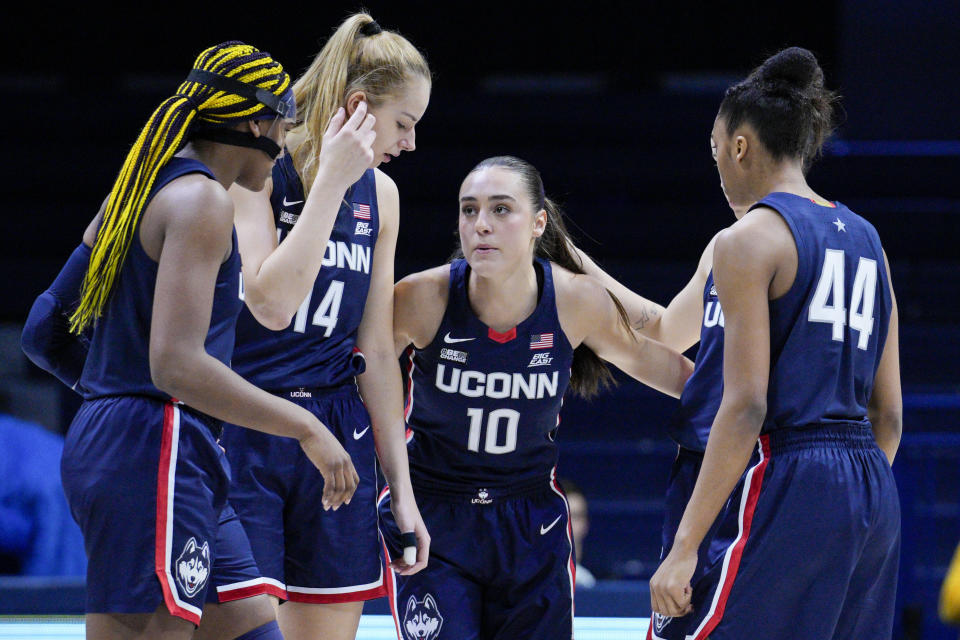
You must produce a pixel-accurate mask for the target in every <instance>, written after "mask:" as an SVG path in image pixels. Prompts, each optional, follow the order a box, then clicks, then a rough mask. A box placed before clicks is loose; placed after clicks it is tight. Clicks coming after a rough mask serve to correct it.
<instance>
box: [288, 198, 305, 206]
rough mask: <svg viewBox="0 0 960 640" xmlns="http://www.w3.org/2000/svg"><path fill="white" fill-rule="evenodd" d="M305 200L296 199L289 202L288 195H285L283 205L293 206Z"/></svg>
mask: <svg viewBox="0 0 960 640" xmlns="http://www.w3.org/2000/svg"><path fill="white" fill-rule="evenodd" d="M301 202H303V200H294V201H293V202H287V196H283V206H285V207H292V206H293V205H295V204H300V203H301Z"/></svg>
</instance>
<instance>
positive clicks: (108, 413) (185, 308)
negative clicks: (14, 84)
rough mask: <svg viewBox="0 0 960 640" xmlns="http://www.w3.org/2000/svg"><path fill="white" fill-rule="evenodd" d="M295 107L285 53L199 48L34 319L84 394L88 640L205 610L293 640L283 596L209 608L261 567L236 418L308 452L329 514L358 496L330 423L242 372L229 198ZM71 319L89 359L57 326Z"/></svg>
mask: <svg viewBox="0 0 960 640" xmlns="http://www.w3.org/2000/svg"><path fill="white" fill-rule="evenodd" d="M295 112H296V107H295V102H294V97H293V92H292V90H291V89H290V78H289V76H288V75H287V74H286V73H285V72H284V71H283V68H282V67H281V66H280V65H279V64H278V63H277V62H275V61H274V60H272V59H271V58H270V56H269V55H268V54H265V53H261V52H260V51H258V50H256V49H255V48H253V47H250V46H248V45H245V44H243V43H239V42H228V43H224V44H222V45H218V46H215V47H211V48H210V49H207V50H206V51H204V52H203V53H202V54H200V56H199V57H198V58H197V60H196V62H195V63H194V68H193V70H192V71H191V73H190V75H189V76H188V77H187V80H186V81H185V82H184V83H183V84H181V85H180V87H179V89H178V90H177V93H176V95H174V96H172V97H171V98H169V99H167V100H166V101H164V102H163V103H162V104H161V105H160V107H158V108H157V110H156V111H155V112H154V114H153V115H152V116H151V118H150V120H149V122H148V123H147V125H146V126H145V127H144V129H143V131H142V132H141V134H140V137H139V139H138V140H137V142H136V144H135V145H134V147H133V149H132V150H131V151H130V153H129V154H128V156H127V159H126V161H125V163H124V167H123V169H122V170H121V172H120V175H119V177H118V178H117V181H116V182H115V184H114V187H113V190H112V191H111V193H110V195H109V197H108V198H107V200H106V201H105V203H104V205H103V207H102V209H101V211H100V213H98V215H97V216H96V218H95V219H94V221H93V222H92V223H91V224H90V226H89V227H88V228H87V231H86V233H85V234H84V244H83V245H81V247H80V248H79V249H78V250H77V251H75V253H74V255H73V256H72V257H71V259H70V261H69V262H68V265H67V267H66V268H65V269H64V271H63V272H62V273H61V275H60V276H59V277H58V282H57V283H55V286H54V287H52V288H51V290H50V291H48V292H46V293H45V294H44V295H43V296H41V299H40V300H38V302H37V303H36V304H35V305H34V308H33V310H32V311H31V319H30V321H29V322H28V327H27V329H26V330H25V333H24V347H25V350H26V351H27V352H28V354H31V355H34V356H39V357H35V360H39V363H40V364H41V365H43V364H50V365H51V368H52V369H54V370H55V371H56V372H57V374H58V377H60V378H61V379H63V380H64V381H66V382H67V383H68V384H71V386H74V387H75V388H79V389H81V390H82V391H83V394H84V398H85V401H84V403H83V404H82V405H81V407H80V409H79V411H78V412H77V415H76V417H75V418H74V420H73V423H72V424H71V426H70V428H69V431H68V434H67V439H66V443H65V446H64V453H63V462H62V475H63V482H64V489H65V491H66V494H67V498H68V500H69V502H70V505H71V510H72V512H73V515H74V517H75V518H76V520H77V521H78V523H79V524H80V527H81V530H82V531H83V534H84V539H85V544H86V550H87V554H88V558H89V565H88V574H87V611H88V615H87V626H86V629H87V637H88V638H133V637H154V636H157V637H159V636H163V637H165V638H166V637H169V638H190V637H192V636H193V634H194V626H195V625H196V624H198V623H199V622H200V618H201V614H202V613H203V612H208V613H209V615H210V616H212V617H213V620H212V621H211V620H205V622H206V623H207V624H205V625H204V628H203V629H201V632H200V634H199V637H205V638H212V637H217V638H234V637H240V638H243V639H245V640H252V639H253V638H261V639H267V638H280V637H281V636H280V631H279V629H278V627H277V624H276V621H275V616H274V612H273V609H272V607H271V606H270V603H269V600H268V599H267V598H266V597H263V596H261V597H259V598H249V599H247V598H246V596H248V595H250V594H246V593H235V594H234V596H235V597H236V598H238V600H236V601H235V602H230V603H228V604H223V605H208V606H204V603H210V602H218V601H220V598H218V593H217V592H218V588H219V587H220V586H222V585H223V584H224V583H236V582H238V581H242V580H247V579H251V578H255V577H256V576H257V575H258V574H257V569H256V565H255V564H254V561H253V558H252V555H251V552H250V547H249V543H248V542H247V539H246V536H245V535H244V533H243V530H242V528H241V527H240V525H239V522H238V521H237V520H236V518H235V516H233V513H232V511H231V510H230V508H229V506H227V505H226V496H227V490H228V483H229V472H228V469H227V465H226V461H225V459H224V456H223V451H222V449H221V448H220V447H219V446H218V443H217V438H218V437H219V434H220V431H221V423H220V420H229V421H231V422H234V423H237V424H242V425H244V426H247V427H250V428H253V429H259V430H263V431H267V432H270V433H274V434H277V435H282V436H286V437H289V438H291V439H292V441H294V442H297V443H298V446H300V447H302V448H303V450H304V452H305V453H306V455H307V456H308V457H309V459H310V460H311V461H312V462H313V463H314V464H316V465H317V466H318V467H319V468H320V469H321V472H322V474H323V476H324V478H325V480H326V487H327V491H326V493H325V495H324V496H323V503H324V504H325V505H327V506H330V507H334V508H335V507H338V506H340V505H341V504H343V503H345V502H347V501H349V500H350V497H351V496H352V494H353V491H354V489H355V487H356V483H357V480H358V479H357V476H356V472H355V471H354V469H353V465H352V464H351V462H350V458H349V456H348V455H347V453H346V451H344V449H343V447H341V446H340V444H339V443H338V442H337V441H336V439H335V438H334V437H333V436H332V435H331V434H330V432H329V431H328V430H327V429H326V428H324V425H323V424H321V423H320V422H319V421H318V420H317V419H316V418H315V417H314V416H312V415H311V414H310V413H309V412H307V411H304V410H303V409H302V408H300V407H298V406H296V405H295V404H293V403H291V402H287V401H284V400H282V399H280V398H277V397H275V396H273V395H270V394H268V393H266V392H264V391H262V390H260V389H257V388H256V387H254V386H253V385H251V384H250V383H248V382H246V381H245V380H243V379H242V378H241V377H240V376H239V375H237V374H236V373H234V372H233V371H231V370H230V368H229V366H228V364H227V363H228V362H229V359H230V356H231V353H232V350H233V342H234V328H235V322H236V316H237V314H238V313H239V311H240V307H241V305H242V302H241V299H242V295H243V288H242V284H241V279H240V255H239V252H238V248H237V241H236V235H235V234H234V233H233V230H232V229H233V205H232V203H231V201H230V199H229V196H228V194H227V188H228V187H229V186H230V185H231V184H233V183H234V182H238V183H240V184H243V185H245V186H246V187H248V188H250V189H257V188H260V187H261V186H262V184H263V182H264V180H265V179H266V177H267V175H268V174H269V172H270V170H271V167H272V166H273V163H274V161H275V159H276V157H277V156H278V155H279V154H280V152H281V149H282V146H281V145H282V144H283V142H284V138H285V133H286V129H287V126H288V123H289V122H292V121H293V120H294V119H295ZM185 141H186V144H184V142H185ZM91 247H92V249H91ZM87 263H88V264H89V266H87ZM84 273H85V275H83V276H78V274H84ZM81 281H82V294H81V295H80V300H79V305H77V306H76V307H75V306H74V305H75V301H76V292H77V290H78V289H79V288H80V282H81ZM71 292H72V293H71ZM60 296H64V297H60ZM65 313H66V314H72V315H70V319H71V322H72V329H73V330H74V331H75V332H76V334H78V335H83V336H89V339H90V342H89V349H87V348H86V345H85V344H83V340H82V339H80V338H79V337H74V338H73V339H72V340H73V343H72V344H71V339H70V338H69V337H68V336H65V335H64V332H63V331H62V330H58V328H62V327H63V326H64V325H65V324H66V323H65V322H64V321H63V320H64V318H65V315H64V314H65ZM94 321H96V324H93V323H94ZM78 372H79V374H78ZM76 375H79V378H78V380H75V381H72V379H73V378H74V376H76Z"/></svg>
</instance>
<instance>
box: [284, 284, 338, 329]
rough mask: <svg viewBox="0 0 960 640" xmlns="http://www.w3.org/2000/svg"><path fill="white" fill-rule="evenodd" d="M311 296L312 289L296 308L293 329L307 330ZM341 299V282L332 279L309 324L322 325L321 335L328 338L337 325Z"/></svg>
mask: <svg viewBox="0 0 960 640" xmlns="http://www.w3.org/2000/svg"><path fill="white" fill-rule="evenodd" d="M312 297H313V289H311V290H310V292H309V293H308V294H307V297H306V298H304V299H303V302H302V303H301V304H300V308H299V309H297V315H296V318H295V319H294V321H293V330H294V331H296V332H298V333H303V332H305V331H306V330H307V313H309V311H310V298H312ZM342 299H343V283H342V282H340V281H339V280H332V281H331V282H330V286H329V287H328V288H327V292H326V293H325V294H324V295H323V300H321V301H320V304H319V306H317V310H316V311H315V312H314V314H313V320H312V322H311V324H313V325H314V326H317V327H323V328H324V332H323V337H324V338H329V337H330V334H331V333H333V329H334V327H336V326H337V320H339V319H340V301H341V300H342Z"/></svg>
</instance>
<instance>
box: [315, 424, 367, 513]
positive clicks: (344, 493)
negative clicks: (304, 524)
mask: <svg viewBox="0 0 960 640" xmlns="http://www.w3.org/2000/svg"><path fill="white" fill-rule="evenodd" d="M300 448H302V449H303V452H304V453H305V454H307V457H308V458H310V462H312V463H313V465H314V466H315V467H316V468H317V469H319V471H320V475H322V476H323V500H322V502H323V508H324V510H327V509H333V510H334V511H336V510H337V509H339V508H340V505H342V504H350V499H351V498H352V497H353V492H354V491H356V490H357V485H358V484H359V483H360V477H359V476H358V475H357V471H356V469H354V468H353V462H352V461H351V460H350V454H348V453H347V452H346V450H345V449H344V448H343V446H342V445H341V444H340V443H339V442H337V439H336V438H335V437H334V436H333V434H332V433H330V430H329V429H327V427H326V426H325V425H323V424H322V423H321V422H320V421H319V420H318V421H317V426H316V428H314V429H312V430H311V431H310V434H309V435H307V436H306V437H304V438H301V439H300Z"/></svg>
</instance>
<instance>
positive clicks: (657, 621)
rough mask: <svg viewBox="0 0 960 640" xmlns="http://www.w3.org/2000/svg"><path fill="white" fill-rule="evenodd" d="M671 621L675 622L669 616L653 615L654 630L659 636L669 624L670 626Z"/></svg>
mask: <svg viewBox="0 0 960 640" xmlns="http://www.w3.org/2000/svg"><path fill="white" fill-rule="evenodd" d="M671 620H673V618H671V617H669V616H665V615H662V614H659V613H655V614H653V628H654V630H655V631H656V632H657V634H660V633H662V632H663V628H664V627H666V626H667V625H668V624H670V621H671Z"/></svg>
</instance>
